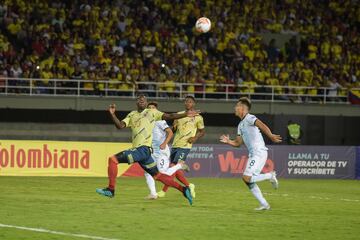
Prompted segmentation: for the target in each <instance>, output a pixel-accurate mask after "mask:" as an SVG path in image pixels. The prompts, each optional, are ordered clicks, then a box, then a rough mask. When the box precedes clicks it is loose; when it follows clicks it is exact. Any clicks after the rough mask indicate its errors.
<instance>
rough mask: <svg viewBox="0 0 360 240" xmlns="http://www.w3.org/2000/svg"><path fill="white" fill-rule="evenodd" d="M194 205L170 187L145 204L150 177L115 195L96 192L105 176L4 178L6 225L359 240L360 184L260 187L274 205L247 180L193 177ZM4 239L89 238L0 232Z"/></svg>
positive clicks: (126, 233)
mask: <svg viewBox="0 0 360 240" xmlns="http://www.w3.org/2000/svg"><path fill="white" fill-rule="evenodd" d="M191 181H192V182H194V183H195V184H196V190H197V196H196V199H195V201H194V205H193V206H189V205H188V203H187V201H186V199H185V198H183V197H182V195H181V194H180V193H179V192H177V191H175V190H173V189H171V190H169V192H168V195H167V196H166V198H163V199H159V200H155V201H149V200H144V197H145V196H146V195H147V193H148V191H147V187H146V184H145V179H143V178H119V179H118V189H117V192H116V197H115V198H113V199H108V198H105V197H102V196H100V195H97V194H96V193H95V188H97V187H103V186H105V185H106V183H107V180H106V179H105V178H73V177H0V224H8V225H16V226H24V227H30V228H43V229H48V230H53V231H60V232H65V233H71V234H86V235H89V236H100V237H104V238H116V239H120V240H126V239H149V240H152V239H166V240H170V239H171V240H172V239H189V240H197V239H251V240H254V239H261V240H264V239H342V240H343V239H360V181H355V180H285V179H280V188H279V189H278V190H273V189H272V188H271V184H270V183H269V182H262V183H260V184H259V185H260V187H261V189H262V190H263V192H264V193H265V197H266V198H267V200H268V201H269V203H270V204H271V206H272V209H271V210H270V211H266V212H255V211H253V209H254V208H255V207H257V205H258V204H257V201H256V200H255V199H254V198H253V197H252V195H251V194H250V192H249V191H248V190H247V188H246V186H245V185H244V184H243V183H242V182H241V180H240V179H206V178H197V179H191ZM0 239H1V240H5V239H84V238H78V237H72V236H61V235H55V234H51V233H41V232H33V231H26V230H20V229H14V228H3V227H0Z"/></svg>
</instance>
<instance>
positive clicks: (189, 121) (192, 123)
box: [172, 111, 204, 148]
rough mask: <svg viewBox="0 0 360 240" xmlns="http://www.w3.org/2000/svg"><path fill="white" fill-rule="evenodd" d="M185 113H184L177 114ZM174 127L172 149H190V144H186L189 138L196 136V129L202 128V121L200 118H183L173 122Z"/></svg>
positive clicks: (198, 116)
mask: <svg viewBox="0 0 360 240" xmlns="http://www.w3.org/2000/svg"><path fill="white" fill-rule="evenodd" d="M178 113H185V111H182V112H178ZM174 126H175V127H176V132H175V137H174V141H173V145H172V146H173V148H191V147H192V144H191V143H189V142H188V140H189V138H191V137H194V136H195V135H196V131H197V130H198V129H203V128H204V119H203V117H202V116H200V115H197V116H195V117H184V118H181V119H177V120H175V121H174Z"/></svg>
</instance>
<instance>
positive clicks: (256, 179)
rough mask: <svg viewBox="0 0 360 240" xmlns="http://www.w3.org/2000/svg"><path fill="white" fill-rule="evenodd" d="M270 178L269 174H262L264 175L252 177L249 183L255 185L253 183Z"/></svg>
mask: <svg viewBox="0 0 360 240" xmlns="http://www.w3.org/2000/svg"><path fill="white" fill-rule="evenodd" d="M271 177H272V174H271V173H264V174H259V175H256V176H252V177H251V180H250V182H251V183H255V182H261V181H264V180H270V179H271Z"/></svg>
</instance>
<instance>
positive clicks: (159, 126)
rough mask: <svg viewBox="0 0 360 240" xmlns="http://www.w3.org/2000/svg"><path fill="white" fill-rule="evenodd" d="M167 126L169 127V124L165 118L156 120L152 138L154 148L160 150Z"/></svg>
mask: <svg viewBox="0 0 360 240" xmlns="http://www.w3.org/2000/svg"><path fill="white" fill-rule="evenodd" d="M166 128H169V125H168V124H167V123H166V121H165V120H161V121H156V122H155V126H154V129H153V139H152V147H153V148H154V150H158V149H159V148H160V145H161V144H162V143H163V142H164V141H165V139H166V131H165V129H166Z"/></svg>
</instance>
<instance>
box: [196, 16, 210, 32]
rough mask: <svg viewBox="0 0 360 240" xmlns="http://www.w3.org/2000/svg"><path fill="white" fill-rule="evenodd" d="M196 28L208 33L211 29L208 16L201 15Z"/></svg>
mask: <svg viewBox="0 0 360 240" xmlns="http://www.w3.org/2000/svg"><path fill="white" fill-rule="evenodd" d="M195 29H196V31H198V32H201V33H206V32H208V31H209V30H210V29H211V21H210V19H208V18H206V17H201V18H199V19H198V20H197V21H196V24H195Z"/></svg>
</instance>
